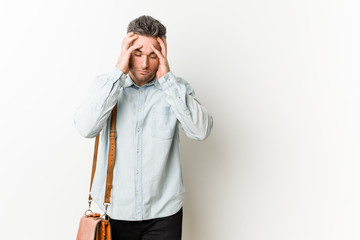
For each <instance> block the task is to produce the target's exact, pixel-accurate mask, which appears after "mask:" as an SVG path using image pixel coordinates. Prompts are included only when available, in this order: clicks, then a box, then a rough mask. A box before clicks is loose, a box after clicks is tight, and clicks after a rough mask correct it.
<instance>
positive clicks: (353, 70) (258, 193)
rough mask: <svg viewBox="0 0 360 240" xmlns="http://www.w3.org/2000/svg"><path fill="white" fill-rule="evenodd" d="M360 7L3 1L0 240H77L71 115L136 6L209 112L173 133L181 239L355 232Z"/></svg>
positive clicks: (110, 60) (83, 191)
mask: <svg viewBox="0 0 360 240" xmlns="http://www.w3.org/2000/svg"><path fill="white" fill-rule="evenodd" d="M359 10H360V4H359V1H357V0H273V1H268V0H242V1H235V0H233V1H232V0H222V1H213V0H207V1H190V0H182V1H165V0H157V1H145V0H139V1H115V0H112V1H111V0H102V1H89V0H88V1H84V0H82V1H79V0H78V1H77V0H71V1H70V0H61V1H60V0H59V1H49V0H47V1H45V0H34V1H25V0H19V1H12V2H10V1H7V2H2V3H1V4H0V13H1V14H0V27H1V28H0V32H1V38H0V67H1V73H0V76H1V88H0V101H1V120H0V121H1V124H0V132H1V138H0V139H1V145H0V146H1V147H0V148H1V149H0V152H1V157H0V159H1V165H0V184H1V185H0V186H1V188H0V190H1V193H0V194H1V197H0V201H1V202H0V206H1V214H2V217H1V220H0V221H1V224H0V229H1V236H2V237H1V239H37V240H43V239H51V240H57V239H59V240H60V239H61V240H64V239H75V236H76V233H77V227H78V223H79V220H80V217H81V216H82V214H83V213H84V211H85V210H86V208H87V194H88V188H89V180H90V170H91V162H92V154H93V144H94V141H93V139H85V138H82V137H81V136H80V135H79V134H78V133H77V131H76V129H75V127H74V124H73V113H74V111H75V109H76V107H77V106H78V105H79V104H81V103H82V101H83V100H84V98H85V96H86V95H87V94H88V91H89V89H90V87H91V83H92V81H93V80H94V78H95V76H97V75H99V74H103V73H107V72H110V71H111V69H112V68H113V67H114V66H115V64H116V61H117V59H118V56H119V54H120V45H121V42H122V39H123V37H124V36H125V33H126V28H127V24H128V23H129V22H130V21H131V20H133V19H134V18H136V17H138V16H140V15H143V14H146V15H151V16H153V17H155V18H157V19H159V20H160V21H161V22H162V23H163V24H164V25H165V26H166V27H167V29H168V59H169V63H170V67H171V70H172V72H173V73H174V74H175V75H176V76H179V77H182V78H184V79H185V80H187V81H188V82H189V83H190V84H191V85H192V87H193V88H194V89H195V92H196V96H197V98H198V99H199V101H200V102H201V104H203V105H204V106H205V107H206V108H207V109H208V111H209V112H210V113H211V114H212V116H213V118H214V128H213V131H212V133H211V135H210V137H209V138H208V139H206V140H205V141H203V142H197V141H194V140H189V139H187V138H186V136H185V135H184V134H183V133H181V158H182V168H183V177H184V182H185V186H186V191H187V193H186V201H185V205H184V224H183V239H185V240H205V239H206V240H221V239H246V240H288V239H289V240H303V239H304V240H310V239H311V240H319V239H326V240H330V239H346V240H352V239H360V228H359V225H360V206H359V203H360V175H359V172H360V163H359V160H360V150H359V144H360V137H359V136H360V135H359V134H360V127H359V121H360V109H359V103H360V94H359V93H360V92H359V91H360V81H359V80H360V70H359V69H360V68H359V67H360V57H359V56H360V47H359V43H360V30H359V29H360V28H359V23H360V17H359V16H360V15H359ZM95 210H96V208H95Z"/></svg>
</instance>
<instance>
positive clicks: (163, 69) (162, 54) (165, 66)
mask: <svg viewBox="0 0 360 240" xmlns="http://www.w3.org/2000/svg"><path fill="white" fill-rule="evenodd" d="M156 40H157V41H158V43H159V44H160V48H161V51H159V50H157V49H156V48H155V46H154V45H152V46H151V48H152V50H153V51H154V52H155V54H156V55H157V56H158V58H159V68H158V70H157V72H156V77H157V79H160V78H161V77H162V76H164V75H165V74H167V73H168V72H170V67H169V63H168V60H167V43H166V39H165V37H161V38H160V37H158V38H156Z"/></svg>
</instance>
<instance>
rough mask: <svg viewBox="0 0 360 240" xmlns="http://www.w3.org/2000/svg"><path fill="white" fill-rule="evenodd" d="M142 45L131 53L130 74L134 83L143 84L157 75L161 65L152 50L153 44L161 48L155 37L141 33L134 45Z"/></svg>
mask: <svg viewBox="0 0 360 240" xmlns="http://www.w3.org/2000/svg"><path fill="white" fill-rule="evenodd" d="M135 44H139V45H142V47H141V48H139V49H135V50H134V51H133V52H132V53H131V57H130V65H129V67H130V68H129V74H130V77H131V79H132V80H133V81H134V83H135V84H136V85H138V86H143V85H145V84H146V83H148V82H151V80H153V79H154V77H155V76H156V71H157V69H158V67H159V58H158V57H157V55H156V54H155V52H154V51H153V50H152V48H151V45H154V46H155V48H156V49H158V50H160V49H161V48H160V44H159V43H158V41H157V40H156V38H154V37H147V36H142V35H139V38H138V39H136V40H135V41H134V42H133V45H135Z"/></svg>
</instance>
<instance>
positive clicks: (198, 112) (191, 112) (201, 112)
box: [152, 37, 213, 140]
mask: <svg viewBox="0 0 360 240" xmlns="http://www.w3.org/2000/svg"><path fill="white" fill-rule="evenodd" d="M157 40H158V42H159V44H160V47H161V50H160V51H159V50H158V49H156V48H155V46H152V49H153V51H154V52H155V53H156V55H157V56H158V58H159V68H158V71H157V73H156V77H157V78H158V80H159V83H160V85H161V87H162V90H163V91H164V92H165V94H166V95H167V98H166V100H167V102H168V103H169V104H170V106H171V109H172V110H173V111H174V113H175V115H176V117H177V119H178V120H179V122H180V123H181V126H182V128H183V130H184V132H185V134H186V136H188V137H189V138H192V139H195V140H204V139H205V138H206V137H207V136H208V135H209V134H210V131H211V129H212V126H213V119H212V117H211V115H210V114H209V113H208V111H207V110H206V109H205V108H204V107H203V106H202V105H201V104H200V103H199V102H198V101H197V100H196V99H195V98H194V95H195V93H194V91H193V89H192V88H191V86H190V85H189V84H188V83H187V82H186V81H185V80H183V79H181V78H176V77H175V75H174V74H173V73H171V72H170V67H169V63H168V61H167V43H166V39H165V38H164V37H163V38H157Z"/></svg>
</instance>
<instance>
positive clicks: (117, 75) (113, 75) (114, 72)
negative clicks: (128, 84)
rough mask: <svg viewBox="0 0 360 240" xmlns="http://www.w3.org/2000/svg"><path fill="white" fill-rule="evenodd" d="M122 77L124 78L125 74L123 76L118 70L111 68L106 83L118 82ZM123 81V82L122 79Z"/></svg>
mask: <svg viewBox="0 0 360 240" xmlns="http://www.w3.org/2000/svg"><path fill="white" fill-rule="evenodd" d="M124 76H126V74H124V73H123V72H122V71H121V70H120V69H118V68H117V67H113V69H112V70H111V72H110V74H109V75H108V81H110V82H111V83H115V82H116V81H117V80H119V78H122V79H123V78H124ZM123 81H125V80H124V79H123Z"/></svg>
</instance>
